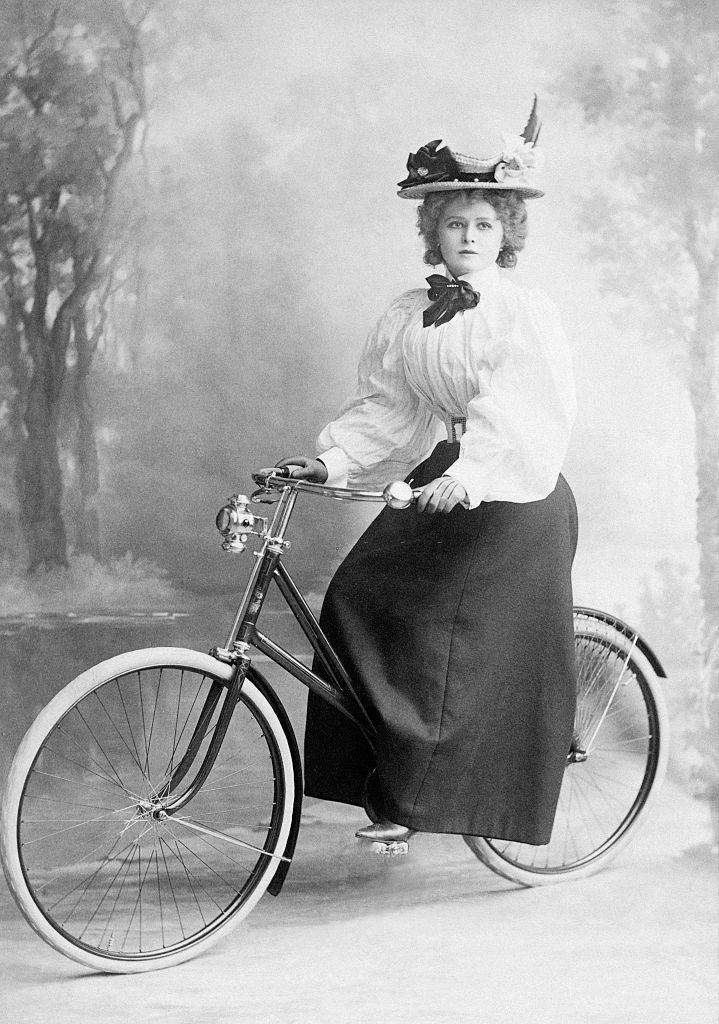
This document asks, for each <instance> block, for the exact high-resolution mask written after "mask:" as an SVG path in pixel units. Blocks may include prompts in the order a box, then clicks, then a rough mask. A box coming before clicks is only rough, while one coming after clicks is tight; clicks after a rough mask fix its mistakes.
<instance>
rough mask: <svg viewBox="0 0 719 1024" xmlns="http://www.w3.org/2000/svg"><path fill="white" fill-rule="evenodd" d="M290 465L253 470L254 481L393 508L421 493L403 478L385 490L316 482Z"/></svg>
mask: <svg viewBox="0 0 719 1024" xmlns="http://www.w3.org/2000/svg"><path fill="white" fill-rule="evenodd" d="M290 472H291V470H290V469H289V467H288V466H283V467H281V468H280V467H277V466H272V467H270V468H269V469H258V470H256V471H255V472H254V473H253V474H252V479H253V480H254V482H255V483H256V484H257V485H258V486H259V487H262V488H266V489H267V490H283V489H284V488H286V487H291V488H293V490H296V491H302V492H303V493H305V494H314V495H316V496H318V497H324V498H336V499H338V500H340V501H384V502H385V503H386V504H387V505H389V507H390V508H397V509H400V508H408V507H409V506H410V505H411V504H412V502H413V501H415V500H416V498H417V496H418V495H419V494H420V490H413V489H412V488H411V487H410V485H409V484H406V483H405V482H404V481H403V480H394V481H392V483H389V484H387V486H386V487H385V488H384V490H382V491H363V490H358V489H356V488H353V487H328V486H327V485H326V484H313V483H310V481H309V480H298V479H297V478H295V477H291V476H290Z"/></svg>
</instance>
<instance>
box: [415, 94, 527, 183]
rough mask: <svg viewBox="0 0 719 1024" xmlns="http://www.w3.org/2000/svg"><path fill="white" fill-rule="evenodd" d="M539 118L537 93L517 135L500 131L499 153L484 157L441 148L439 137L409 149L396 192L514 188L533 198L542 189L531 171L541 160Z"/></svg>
mask: <svg viewBox="0 0 719 1024" xmlns="http://www.w3.org/2000/svg"><path fill="white" fill-rule="evenodd" d="M540 128H541V122H540V120H539V117H538V116H537V97H536V95H535V97H534V103H533V104H532V112H531V114H530V115H529V120H528V121H527V124H526V125H525V128H524V131H523V132H522V134H521V135H503V136H502V151H501V153H500V154H499V156H494V157H489V158H484V157H476V156H467V155H466V154H465V153H456V152H454V150H452V149H450V148H449V146H443V147H442V148H441V149H440V148H439V147H440V144H441V142H442V140H441V139H435V140H434V141H433V142H428V143H427V144H426V145H425V146H422V147H421V148H420V149H418V150H417V152H416V153H410V155H409V158H408V160H407V177H406V178H405V179H404V181H400V182H398V185H399V192H398V193H397V195H398V196H402V198H403V199H422V198H423V197H424V196H425V195H426V194H427V193H428V192H452V191H457V190H458V189H470V188H481V189H493V190H494V189H497V190H501V191H505V192H509V191H511V192H518V193H519V194H520V195H521V196H522V197H523V198H524V199H537V198H539V196H543V195H544V192H542V191H541V190H540V189H538V188H537V187H536V185H535V183H534V180H533V175H534V174H535V173H536V172H537V171H540V170H541V168H542V164H543V158H542V153H541V151H540V150H538V149H537V148H536V143H537V139H538V137H539V129H540Z"/></svg>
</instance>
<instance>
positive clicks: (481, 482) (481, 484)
mask: <svg viewBox="0 0 719 1024" xmlns="http://www.w3.org/2000/svg"><path fill="white" fill-rule="evenodd" d="M473 470H474V467H472V466H468V465H467V462H466V461H465V460H464V459H462V458H461V457H460V458H459V459H457V461H456V462H453V463H452V465H451V466H449V467H448V468H447V469H445V471H444V473H443V476H451V477H452V479H453V480H456V481H457V482H458V483H460V484H461V485H462V487H464V489H465V491H466V492H467V497H468V499H469V506H468V507H469V508H477V507H478V506H479V505H481V504H482V501H483V500H484V496H485V494H486V493H487V482H486V480H485V478H484V474H482V473H480V472H477V471H476V470H474V472H473Z"/></svg>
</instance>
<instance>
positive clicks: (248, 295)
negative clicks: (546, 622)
mask: <svg viewBox="0 0 719 1024" xmlns="http://www.w3.org/2000/svg"><path fill="white" fill-rule="evenodd" d="M718 19H719V15H718V14H717V8H716V7H715V5H713V4H708V3H704V2H702V0H684V2H680V0H654V2H652V3H639V2H636V0H627V2H624V3H622V4H616V5H615V4H612V3H602V4H597V3H589V2H584V0H540V2H535V0H532V2H530V0H513V2H512V3H505V4H501V5H499V4H496V3H490V2H489V0H444V2H443V3H442V4H441V5H438V4H436V3H435V2H429V0H394V2H392V3H391V4H387V3H384V2H382V0H364V2H363V3H361V4H359V3H351V2H337V0H273V2H270V3H261V2H259V0H216V2H214V3H212V4H210V5H208V4H202V3H199V2H197V0H180V2H173V3H162V2H156V3H152V2H149V0H145V2H142V3H140V2H138V3H132V2H120V0H93V2H90V0H84V2H73V0H67V2H65V3H55V2H40V3H38V2H33V0H24V2H23V0H8V2H7V3H5V4H4V5H3V7H2V11H1V12H0V541H1V542H2V556H1V561H0V614H1V615H2V618H1V619H0V629H1V630H2V651H1V652H0V688H2V699H3V707H4V709H5V710H4V714H3V718H2V723H1V724H0V761H1V762H2V765H3V766H4V765H6V764H7V761H8V759H9V758H10V756H11V755H12V752H13V750H14V748H15V746H16V744H17V742H18V741H19V738H20V736H21V734H22V732H23V731H24V729H25V728H26V727H27V725H28V724H29V721H30V719H31V717H32V715H33V714H34V713H35V712H36V711H37V710H38V709H39V707H40V706H41V705H42V704H43V703H45V702H46V701H47V699H49V697H50V696H52V694H53V693H55V692H56V691H57V690H58V689H59V688H60V686H62V685H64V684H65V683H66V682H68V681H69V680H70V679H71V678H72V677H73V676H74V675H75V674H76V673H77V672H79V671H81V670H82V669H84V668H86V667H88V666H89V665H90V664H92V663H93V662H95V661H97V660H98V659H99V658H101V657H106V656H109V655H111V654H115V653H118V652H119V651H121V650H123V649H127V648H129V647H143V646H151V645H152V644H154V643H169V644H177V645H182V646H199V647H200V649H207V648H208V647H209V646H211V645H212V644H213V643H216V642H218V641H222V640H223V639H224V635H225V633H226V630H227V627H228V625H229V622H230V619H231V615H232V601H233V598H234V596H235V595H236V593H237V591H238V590H239V588H240V585H241V582H242V580H243V578H244V573H245V572H246V567H247V565H246V564H245V562H243V561H241V560H238V559H235V558H234V557H233V556H228V555H223V554H222V553H221V552H220V549H219V536H218V534H217V533H216V531H215V528H214V516H215V513H216V511H217V509H218V508H219V507H220V505H221V504H223V502H224V500H225V498H226V497H227V496H228V495H229V494H231V493H232V492H233V491H241V492H248V491H249V490H250V489H251V487H252V484H251V480H250V475H249V474H250V471H251V470H252V469H253V468H256V467H258V466H264V465H268V464H271V463H272V462H273V461H274V460H275V459H276V458H278V457H280V456H282V455H288V454H292V453H294V452H299V451H303V450H305V451H308V452H311V451H312V450H313V444H314V437H315V435H316V433H317V432H318V431H319V429H320V428H321V427H322V426H323V425H324V424H325V422H326V421H327V420H328V419H330V418H331V417H332V416H333V415H334V414H335V412H336V410H337V409H338V406H339V405H340V403H341V401H342V400H343V399H344V398H345V397H346V396H347V395H348V393H349V392H350V390H351V388H352V383H353V378H354V373H355V368H356V364H357V360H358V357H359V353H360V350H361V347H362V344H363V340H364V337H365V335H366V333H367V331H368V330H369V329H370V327H371V325H372V323H373V321H374V320H375V319H376V317H377V316H378V315H379V314H380V312H381V311H382V310H383V309H384V308H385V307H386V305H387V304H388V302H389V301H390V300H391V299H392V298H393V297H394V296H396V295H397V294H399V293H400V292H401V291H403V290H405V289H407V288H410V287H418V286H421V284H422V282H423V278H424V277H425V275H426V273H428V272H429V269H428V268H426V267H425V266H424V265H423V264H422V258H421V257H422V246H421V243H420V240H419V239H418V237H417V234H416V228H415V205H414V204H413V203H410V202H407V201H402V202H400V201H398V200H397V198H396V195H395V192H396V186H395V183H396V182H398V181H399V180H400V179H401V178H403V177H404V174H405V171H404V166H405V161H406V159H407V154H408V152H409V151H410V150H413V151H414V150H416V149H417V148H418V147H419V146H420V145H422V144H423V143H426V142H427V141H428V140H430V139H436V138H443V139H445V141H447V142H449V143H450V144H451V145H452V146H453V147H454V148H456V149H459V150H460V151H464V152H469V153H478V154H480V155H482V154H484V155H491V154H492V153H494V152H495V151H496V150H497V149H498V147H499V145H500V144H501V135H502V133H506V132H510V133H518V132H519V131H521V129H522V127H523V125H524V123H525V121H526V118H527V115H528V112H529V109H530V106H531V103H532V97H533V94H534V92H535V91H536V92H537V93H538V94H539V102H540V107H541V112H542V116H543V122H544V125H543V128H542V138H541V146H542V148H543V149H544V151H545V155H546V169H545V171H544V175H543V183H544V187H545V188H546V197H545V198H544V199H541V200H536V201H532V202H531V203H530V204H529V209H530V236H529V240H528V245H527V248H526V250H525V252H523V253H522V254H521V256H520V261H519V266H518V268H517V269H516V270H515V271H513V272H512V273H514V274H515V276H516V277H517V279H519V280H520V281H522V282H524V283H527V284H533V285H536V286H538V287H541V288H543V289H544V290H545V291H547V292H548V293H549V294H550V295H551V296H552V298H553V299H554V300H555V301H556V302H557V304H558V305H559V307H560V309H561V310H562V313H563V317H564V320H565V326H566V328H567V332H568V334H569V335H570V338H571V339H572V342H573V345H574V351H575V364H576V372H577V382H578V396H579V407H580V414H579V419H578V423H577V426H576V429H575V433H574V437H573V443H572V447H571V451H570V454H569V457H568V460H567V464H566V467H565V475H566V476H567V478H568V479H569V480H570V482H571V484H572V486H573V488H574V490H575V493H576V495H577V499H578V503H579V507H580V522H581V531H580V544H579V552H578V557H577V562H576V569H575V600H576V601H577V603H583V604H588V605H592V606H596V607H602V608H607V609H608V610H612V611H614V612H615V613H617V614H619V615H620V616H622V617H623V618H626V619H627V620H628V621H630V622H631V623H632V624H633V625H635V626H637V627H638V628H640V629H641V630H642V631H644V632H645V633H646V635H647V638H648V640H649V642H650V643H651V644H652V645H653V646H654V647H655V649H656V650H657V651H658V653H659V656H660V658H661V659H662V660H663V661H664V662H665V664H666V666H667V668H668V669H669V671H670V675H671V686H670V687H668V694H667V696H668V698H669V701H670V709H671V711H672V715H673V719H674V732H675V742H674V750H673V766H672V770H673V771H674V772H675V775H676V776H677V777H679V778H681V779H682V780H684V782H685V783H686V785H687V786H689V787H691V788H692V790H693V791H694V792H696V793H697V794H702V795H707V794H710V793H711V792H712V791H714V792H716V780H717V769H716V765H715V763H714V762H713V759H712V752H711V745H710V739H709V737H710V736H711V732H712V720H714V725H715V724H716V717H717V711H716V707H717V703H716V695H717V692H718V690H719V682H718V676H719V664H718V663H719V657H718V656H717V625H718V623H719V536H718V534H717V530H718V529H719V527H718V526H717V524H719V486H718V484H717V472H718V469H717V467H718V465H719V426H718V423H719V414H718V411H717V393H718V389H719V385H718V384H717V376H716V375H717V369H716V365H715V361H716V348H717V331H718V328H717V288H718V285H717V280H718V278H717V275H718V273H719V185H718V184H717V182H719V166H718V164H719V140H718V136H717V113H718V109H719V56H718V55H719V24H718ZM570 29H571V30H570ZM327 505H329V506H330V507H325V505H324V504H322V506H321V507H320V504H319V503H318V502H307V503H306V507H305V508H304V510H303V511H302V512H301V514H298V517H297V518H298V520H299V521H298V525H297V527H296V529H295V533H294V543H293V550H292V554H291V556H289V564H291V568H292V571H293V573H295V574H296V576H297V578H298V579H299V581H300V582H301V583H302V584H303V586H304V587H305V588H306V590H307V591H309V592H310V593H311V594H312V595H313V597H314V598H316V599H317V600H319V597H320V596H321V594H322V592H323V588H324V587H325V585H326V583H327V580H328V578H329V575H330V573H331V572H332V570H333V569H334V567H335V566H336V565H337V563H338V561H339V560H340V557H341V556H342V554H343V553H344V552H345V551H346V550H347V549H348V547H349V546H350V544H351V543H352V541H353V539H354V538H355V537H356V536H357V534H358V532H359V530H360V529H361V528H362V527H363V524H364V523H366V521H367V516H368V515H370V514H371V513H367V512H366V510H365V509H364V508H362V509H361V510H360V511H357V509H356V507H351V506H350V507H348V506H347V505H345V504H339V503H337V504H335V503H327ZM245 559H246V560H247V564H249V561H250V559H251V554H250V555H246V556H245ZM277 619H278V628H279V629H280V630H281V629H282V628H283V625H282V621H281V620H280V616H279V613H277ZM296 713H297V714H298V715H300V716H301V704H300V702H299V700H298V703H297V712H296Z"/></svg>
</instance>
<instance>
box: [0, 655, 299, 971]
mask: <svg viewBox="0 0 719 1024" xmlns="http://www.w3.org/2000/svg"><path fill="white" fill-rule="evenodd" d="M230 676H231V669H230V667H229V666H226V665H223V664H222V663H220V662H218V661H217V660H215V659H213V658H210V657H209V656H207V655H204V654H199V653H198V652H195V651H189V650H182V649H179V648H155V649H149V650H145V651H133V652H130V653H129V654H124V655H120V656H119V657H117V658H112V659H110V660H109V661H106V662H103V663H102V664H100V665H98V666H96V667H95V668H93V669H90V670H89V671H88V672H85V673H83V674H82V675H81V676H79V677H78V678H77V679H76V680H74V682H72V683H70V684H69V685H68V686H67V687H65V689H64V690H63V691H61V692H60V693H59V694H58V695H57V697H55V699H54V700H53V701H51V702H50V704H49V705H48V706H47V707H46V708H45V710H44V711H43V712H42V713H41V714H40V716H39V717H38V719H37V720H36V721H35V723H34V724H33V725H32V726H31V728H30V730H29V731H28V734H27V736H26V737H25V739H24V740H23V742H22V744H21V746H20V748H19V749H18V752H17V754H16V757H15V760H14V762H13V765H12V768H11V771H10V776H9V780H8V785H7V790H6V795H5V799H4V802H3V811H2V853H3V863H4V867H5V872H6V875H7V878H8V882H9V884H10V888H11V890H12V892H13V894H14V896H15V899H16V900H17V902H18V904H19V906H20V908H21V910H22V912H23V913H24V915H25V917H26V918H27V920H28V921H29V923H30V924H31V925H32V927H33V928H34V929H35V930H36V931H37V932H38V933H39V934H40V936H41V937H42V938H43V939H45V940H46V941H47V942H49V943H50V945H52V946H54V947H55V948H56V949H57V950H59V951H60V952H61V953H64V954H65V955H66V956H69V957H71V958H72V959H74V960H77V961H79V962H80V963H82V964H85V965H87V966H89V967H93V968H97V969H99V970H103V971H114V972H117V973H130V972H135V971H146V970H153V969H156V968H159V967H167V966H171V965H173V964H177V963H180V962H181V961H183V960H186V959H188V958H189V957H191V956H195V955H196V954H197V953H199V952H201V951H202V950H203V949H205V948H206V947H207V946H209V945H210V944H211V943H213V942H215V941H217V939H218V938H220V937H221V935H223V934H225V933H226V932H227V931H228V930H229V928H230V927H232V926H233V925H235V924H236V923H237V922H238V921H239V920H240V919H241V918H242V917H244V916H245V915H246V914H247V913H249V911H250V910H251V909H252V907H253V906H254V905H255V904H256V903H257V901H258V900H259V898H260V897H261V896H262V894H263V893H264V892H265V891H266V889H267V887H268V886H269V884H270V882H271V881H272V878H273V876H274V874H275V873H276V871H277V869H278V867H279V865H280V863H281V862H282V860H281V858H282V855H283V853H284V850H285V847H286V845H287V839H288V836H289V834H290V826H291V821H292V807H293V799H294V775H293V765H292V755H291V751H290V745H289V743H288V740H287V736H286V734H285V732H284V729H283V727H282V725H281V724H280V722H279V719H278V718H277V715H276V714H275V712H274V711H273V709H272V707H271V706H270V704H269V702H268V701H267V700H266V699H265V697H264V696H263V695H262V693H261V692H260V691H259V690H258V689H257V687H255V686H254V684H253V683H252V681H251V679H247V680H246V681H245V684H244V686H243V690H242V694H241V697H240V700H239V701H238V703H237V705H236V706H235V708H234V711H233V715H232V719H231V722H230V726H229V729H228V732H227V735H226V736H225V739H224V742H223V744H222V747H221V749H220V752H219V755H218V757H217V760H216V761H215V764H214V766H213V767H212V770H211V772H210V774H209V776H208V778H207V779H206V781H205V783H204V785H203V786H202V787H201V788H200V790H199V791H198V793H197V794H196V795H195V796H194V797H193V798H192V800H191V801H190V802H189V803H188V804H186V805H185V806H184V807H183V808H181V809H180V810H179V811H178V812H177V813H176V814H174V815H173V814H169V815H166V814H164V812H163V810H162V807H163V793H164V792H165V790H164V787H166V785H167V782H168V779H169V778H170V776H171V774H172V772H173V770H174V769H176V768H177V766H178V764H180V762H181V760H182V757H183V755H184V754H185V752H186V751H187V749H188V744H189V743H190V741H191V737H192V736H193V734H194V733H195V732H196V729H197V727H198V723H199V722H200V721H201V715H202V714H203V709H204V713H205V715H206V716H207V717H206V722H205V725H204V726H203V727H201V728H200V730H199V731H200V733H201V734H202V742H201V744H200V746H199V749H198V752H197V756H196V757H195V759H194V761H193V768H192V769H191V770H190V771H189V772H188V774H187V776H186V777H185V778H184V779H182V781H181V782H180V783H179V786H178V788H177V790H176V791H175V793H174V794H173V795H174V796H177V795H179V794H181V793H182V792H183V791H185V788H186V787H187V786H189V785H190V783H191V780H192V779H193V778H194V776H195V774H196V772H197V768H198V767H199V765H200V764H201V763H202V759H203V757H204V754H205V751H206V750H207V747H208V745H209V743H210V741H211V737H212V735H213V733H214V730H215V728H216V726H217V721H218V717H219V708H220V707H221V705H222V701H223V698H224V695H225V694H226V693H227V690H226V684H227V682H228V680H229V678H230ZM218 697H219V699H218V700H217V701H216V702H215V698H218ZM208 698H209V699H208Z"/></svg>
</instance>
